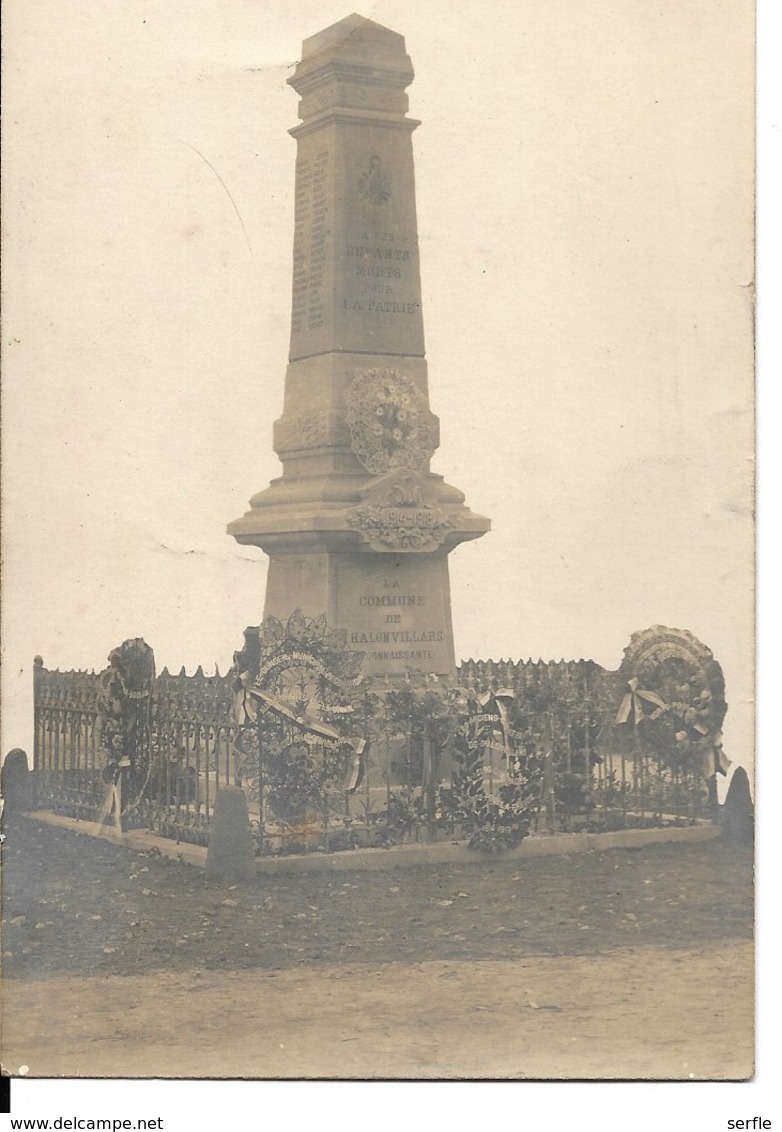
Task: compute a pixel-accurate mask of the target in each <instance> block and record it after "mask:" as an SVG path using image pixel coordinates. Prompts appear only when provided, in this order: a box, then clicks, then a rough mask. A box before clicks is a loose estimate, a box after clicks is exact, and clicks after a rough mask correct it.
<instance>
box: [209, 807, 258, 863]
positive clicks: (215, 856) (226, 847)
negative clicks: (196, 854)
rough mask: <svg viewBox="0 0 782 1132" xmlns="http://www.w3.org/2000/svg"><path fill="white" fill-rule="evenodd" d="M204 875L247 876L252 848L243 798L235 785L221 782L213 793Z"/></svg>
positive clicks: (251, 860)
mask: <svg viewBox="0 0 782 1132" xmlns="http://www.w3.org/2000/svg"><path fill="white" fill-rule="evenodd" d="M206 875H207V876H208V877H211V878H212V880H235V881H240V880H251V879H252V877H253V876H254V875H255V850H254V849H253V835H252V829H251V828H250V816H249V814H248V812H247V799H246V797H245V794H244V791H243V790H242V789H241V788H240V787H239V786H224V787H223V788H222V789H221V790H218V791H217V794H216V796H215V804H214V812H213V814H212V825H211V828H210V830H209V849H208V850H207V855H206Z"/></svg>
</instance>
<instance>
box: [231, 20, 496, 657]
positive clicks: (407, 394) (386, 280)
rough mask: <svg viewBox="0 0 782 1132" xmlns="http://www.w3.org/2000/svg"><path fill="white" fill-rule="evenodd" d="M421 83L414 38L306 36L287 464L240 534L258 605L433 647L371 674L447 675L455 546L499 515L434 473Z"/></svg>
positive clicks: (281, 448) (368, 639)
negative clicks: (416, 157)
mask: <svg viewBox="0 0 782 1132" xmlns="http://www.w3.org/2000/svg"><path fill="white" fill-rule="evenodd" d="M412 79H413V68H412V64H411V62H410V59H409V57H408V55H407V53H406V50H405V41H404V37H403V36H401V35H399V34H398V33H397V32H394V31H391V30H390V29H388V28H384V27H381V26H380V25H379V24H376V23H374V22H372V21H371V20H367V19H364V18H363V17H361V16H357V15H353V16H348V17H347V18H346V19H344V20H340V21H339V22H338V23H336V24H333V25H332V26H331V27H328V28H325V29H324V30H323V31H321V32H319V33H318V34H316V35H313V36H311V37H310V38H309V39H306V40H305V41H304V44H303V49H302V57H301V61H300V62H299V63H298V65H297V67H296V70H295V72H294V74H293V76H292V78H291V79H290V80H289V82H290V85H291V86H292V87H293V88H294V90H295V91H296V92H297V93H298V94H299V95H300V96H301V102H300V105H299V118H300V122H299V124H298V125H297V126H295V127H294V128H293V129H292V130H291V131H290V132H291V134H292V136H293V137H294V138H295V140H296V149H297V152H296V174H295V176H296V188H295V213H294V240H293V278H292V306H291V338H290V351H289V358H288V368H287V374H286V379H285V394H284V400H283V409H282V415H281V416H280V418H279V420H278V421H276V422H275V425H274V448H275V451H276V452H277V455H278V456H279V458H280V460H281V462H282V474H281V476H280V477H279V478H278V479H275V480H273V481H272V483H271V484H270V486H269V487H268V488H266V489H265V490H264V491H261V492H259V493H258V494H257V495H255V496H253V498H252V499H251V501H250V510H249V511H248V512H247V513H246V514H245V515H243V516H242V518H240V519H237V520H236V521H235V522H233V523H231V524H230V525H229V528H228V530H229V533H230V534H232V535H233V536H234V538H236V539H237V540H238V541H239V542H241V543H244V544H250V545H254V546H259V547H261V549H263V550H264V551H265V552H266V554H268V556H269V571H268V577H267V582H266V600H265V606H264V616H270V615H274V616H276V617H279V618H280V619H285V618H287V617H288V616H289V615H290V614H291V613H292V612H293V610H295V609H301V610H302V611H303V613H304V614H305V615H306V616H311V617H317V616H318V615H320V614H321V613H325V614H326V617H327V619H328V621H329V624H331V625H332V626H334V627H338V628H342V629H345V630H346V631H347V633H348V640H349V641H350V642H351V643H352V644H354V645H358V646H360V645H363V644H366V645H376V644H386V645H391V646H393V645H396V644H400V643H401V644H409V645H410V644H411V645H417V644H424V645H425V646H427V647H426V648H424V649H420V650H418V649H394V648H391V649H390V650H388V649H386V650H383V649H380V650H377V649H375V650H371V649H370V650H369V651H367V652H366V654H365V665H364V671H365V672H367V673H369V674H373V673H377V674H386V675H390V676H394V675H401V674H404V672H405V671H406V670H407V669H408V668H409V667H410V666H411V664H415V662H425V664H426V670H427V671H430V672H437V673H442V674H445V675H453V673H454V671H455V659H454V648H453V631H452V627H451V605H450V590H449V582H448V554H449V553H450V552H451V551H452V550H453V549H454V548H455V547H456V546H458V545H459V543H461V542H464V541H465V540H467V539H474V538H478V537H479V536H480V535H482V534H484V533H485V532H486V531H487V530H488V529H489V526H490V524H489V521H488V519H485V518H483V517H482V516H480V515H476V514H474V513H473V512H471V511H470V510H469V509H468V508H467V507H466V506H465V504H464V495H463V494H462V492H461V491H459V490H458V489H457V488H454V487H451V486H450V485H448V484H447V483H445V481H444V480H443V477H442V476H440V475H437V474H435V473H433V472H432V471H431V470H430V467H429V464H430V460H431V458H432V456H433V455H434V452H435V451H436V449H437V447H438V445H439V422H438V420H437V417H435V416H434V414H433V413H432V412H431V410H430V408H429V387H428V376H427V364H426V358H425V349H424V332H423V312H422V303H421V279H420V268H419V249H418V225H417V218H416V208H415V183H414V172H413V145H412V133H413V131H414V130H415V128H416V127H417V126H418V125H419V123H418V122H417V121H416V120H415V119H412V118H409V117H408V116H407V109H408V97H407V94H406V88H407V87H408V86H409V85H410V83H411V82H412ZM389 589H393V590H395V591H396V593H388V592H385V591H388V590H389ZM424 617H425V623H424V624H422V623H421V619H422V618H424ZM389 622H391V623H392V624H393V628H390V627H389V624H388V623H389Z"/></svg>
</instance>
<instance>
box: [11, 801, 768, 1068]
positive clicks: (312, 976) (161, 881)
mask: <svg viewBox="0 0 782 1132" xmlns="http://www.w3.org/2000/svg"><path fill="white" fill-rule="evenodd" d="M4 849H5V856H4V882H5V884H4V897H3V918H4V943H3V947H4V967H5V971H4V974H5V979H4V986H3V1060H4V1063H5V1064H6V1065H8V1066H9V1067H10V1068H11V1069H12V1071H16V1070H18V1067H19V1066H20V1065H22V1064H24V1065H27V1066H29V1068H30V1072H31V1074H32V1075H34V1076H47V1075H66V1076H80V1075H87V1076H93V1075H94V1076H101V1075H107V1076H167V1077H170V1076H253V1077H275V1076H285V1077H290V1076H328V1077H352V1076H359V1077H361V1076H372V1077H375V1076H382V1077H422V1076H423V1077H431V1076H434V1077H449V1076H469V1077H482V1076H493V1077H496V1076H500V1077H502V1076H508V1077H534V1078H541V1077H579V1078H589V1077H630V1078H638V1077H662V1078H684V1079H687V1078H689V1077H690V1075H692V1077H693V1078H695V1079H703V1078H712V1079H713V1078H728V1079H736V1078H742V1077H746V1076H747V1075H749V1074H750V1073H751V1071H752V958H753V957H752V943H751V932H752V891H751V879H752V878H751V861H750V860H749V858H748V857H747V856H746V854H744V855H743V856H742V855H741V854H738V853H737V851H736V850H735V849H734V848H733V847H732V846H731V845H729V844H725V843H712V844H705V845H690V846H675V845H673V846H670V845H669V846H664V845H661V846H655V847H647V848H645V849H643V850H635V851H615V852H611V853H602V854H598V853H593V854H587V855H584V856H583V857H572V858H541V859H538V860H530V861H528V862H527V863H526V864H525V866H524V868H523V870H520V869H519V867H518V865H517V864H505V863H503V862H501V861H494V862H492V864H491V865H490V866H482V865H466V866H459V867H458V868H457V867H452V866H450V867H447V866H441V867H436V868H432V869H415V870H410V871H405V872H389V873H388V874H385V873H372V874H366V873H365V874H362V873H345V874H341V875H340V876H339V878H338V879H329V878H325V877H324V876H323V875H319V874H307V875H301V876H296V877H295V878H294V877H291V878H288V879H286V880H283V879H280V880H275V881H274V882H273V883H271V882H268V881H266V882H263V883H259V884H253V885H248V886H244V887H241V888H230V887H227V886H218V885H214V884H210V883H208V882H207V881H206V879H205V877H204V875H203V873H202V872H200V871H199V870H196V869H193V868H188V867H186V866H183V865H179V864H177V863H176V862H174V863H171V862H168V861H166V860H162V859H161V858H159V857H158V856H156V855H155V854H152V855H148V854H147V855H143V854H138V853H131V852H129V851H127V850H125V849H123V848H122V847H120V846H115V845H112V844H110V843H107V842H96V841H94V840H91V839H88V838H86V837H80V836H77V835H75V834H72V833H69V832H64V831H61V830H54V829H51V828H49V827H44V826H39V825H37V824H35V825H34V824H32V823H24V826H23V827H22V828H20V829H19V830H18V831H16V832H15V834H14V836H12V837H10V838H9V840H8V842H7V843H6V846H5V847H4Z"/></svg>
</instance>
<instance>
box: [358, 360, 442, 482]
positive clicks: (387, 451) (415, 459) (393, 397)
mask: <svg viewBox="0 0 782 1132" xmlns="http://www.w3.org/2000/svg"><path fill="white" fill-rule="evenodd" d="M345 400H346V401H347V406H348V411H347V417H346V419H347V422H348V425H349V427H350V434H351V437H352V442H353V443H352V447H353V451H354V452H355V454H356V456H357V457H358V458H359V460H360V461H361V463H362V464H363V465H364V467H365V468H366V469H367V471H370V472H372V473H373V474H374V475H380V474H382V473H383V472H388V471H390V470H391V469H393V468H421V467H422V466H423V465H424V464H425V463H426V462H427V460H429V459H431V457H432V455H433V454H434V451H435V449H436V447H437V425H436V418H435V417H434V416H433V415H432V414H431V413H430V412H429V408H428V406H427V404H426V398H425V397H424V395H423V393H422V392H421V390H420V389H419V388H418V386H417V385H416V384H415V382H414V381H412V380H411V379H410V378H409V377H407V376H406V375H405V374H401V373H398V372H397V370H394V369H370V370H366V371H365V372H364V373H360V374H358V375H357V377H356V378H355V379H354V380H353V383H352V384H351V386H350V388H349V389H348V390H347V393H346V394H345Z"/></svg>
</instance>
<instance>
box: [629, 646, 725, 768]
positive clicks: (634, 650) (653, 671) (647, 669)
mask: <svg viewBox="0 0 782 1132" xmlns="http://www.w3.org/2000/svg"><path fill="white" fill-rule="evenodd" d="M619 678H620V680H621V681H622V683H623V684H624V686H625V687H626V689H627V691H626V692H625V694H624V696H623V698H622V701H621V703H620V705H619V708H618V710H617V714H616V719H615V722H616V723H617V724H619V725H620V726H621V725H632V726H633V727H634V728H635V734H636V740H637V741H638V742H639V743H640V744H641V745H642V748H645V749H647V750H649V751H651V752H652V753H653V754H654V755H655V756H656V757H657V758H659V759H660V760H661V762H662V763H663V764H664V765H666V766H667V767H668V768H669V769H670V770H671V771H673V772H675V773H682V772H683V773H686V774H694V775H696V776H697V777H702V778H704V779H710V778H713V777H714V775H716V774H722V775H726V774H727V772H728V768H729V767H730V760H729V759H728V758H727V757H726V755H725V753H724V751H723V749H722V723H723V720H724V718H725V713H726V712H727V709H728V705H727V704H726V702H725V680H724V677H723V674H722V668H721V667H720V665H719V664H718V662H717V661H716V660H715V659H714V656H713V654H712V652H711V650H710V649H708V648H707V647H706V645H704V644H702V643H701V642H700V641H699V640H697V638H696V637H694V636H693V635H692V633H690V632H688V631H687V630H686V629H668V628H666V627H665V626H662V625H654V626H652V627H651V628H650V629H644V630H643V631H641V632H638V633H634V634H633V636H632V637H631V639H630V644H629V645H628V647H627V648H626V649H625V655H624V659H623V661H622V665H621V667H620V669H619Z"/></svg>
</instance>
